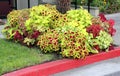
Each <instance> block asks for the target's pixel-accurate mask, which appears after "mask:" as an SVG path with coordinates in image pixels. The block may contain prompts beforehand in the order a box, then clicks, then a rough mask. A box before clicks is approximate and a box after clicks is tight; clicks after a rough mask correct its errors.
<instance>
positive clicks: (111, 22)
mask: <svg viewBox="0 0 120 76" xmlns="http://www.w3.org/2000/svg"><path fill="white" fill-rule="evenodd" d="M107 22H108V23H109V25H110V27H113V26H114V24H115V21H114V20H113V19H110V20H107Z"/></svg>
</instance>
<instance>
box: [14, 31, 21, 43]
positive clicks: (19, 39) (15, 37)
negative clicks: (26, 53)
mask: <svg viewBox="0 0 120 76" xmlns="http://www.w3.org/2000/svg"><path fill="white" fill-rule="evenodd" d="M14 40H18V41H22V40H23V36H22V35H21V34H20V33H19V31H16V32H15V35H14Z"/></svg>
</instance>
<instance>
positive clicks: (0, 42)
mask: <svg viewBox="0 0 120 76" xmlns="http://www.w3.org/2000/svg"><path fill="white" fill-rule="evenodd" d="M59 58H60V57H57V55H55V54H44V53H42V52H41V51H40V50H39V49H37V48H28V47H25V46H22V45H20V44H18V43H13V42H11V41H8V40H5V39H0V75H2V74H4V73H7V72H11V71H13V70H16V69H20V68H24V67H27V66H30V65H35V64H39V63H43V62H46V61H51V60H55V59H59Z"/></svg>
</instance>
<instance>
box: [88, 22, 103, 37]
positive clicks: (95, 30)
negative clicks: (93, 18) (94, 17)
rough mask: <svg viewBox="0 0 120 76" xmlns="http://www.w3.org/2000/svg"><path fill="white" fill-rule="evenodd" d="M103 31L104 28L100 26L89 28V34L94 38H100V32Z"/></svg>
mask: <svg viewBox="0 0 120 76" xmlns="http://www.w3.org/2000/svg"><path fill="white" fill-rule="evenodd" d="M101 30H103V28H102V27H101V26H100V25H95V24H93V25H91V26H89V27H87V32H88V33H92V34H93V37H94V38H95V37H96V36H99V32H100V31H101Z"/></svg>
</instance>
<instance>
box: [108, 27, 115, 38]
mask: <svg viewBox="0 0 120 76" xmlns="http://www.w3.org/2000/svg"><path fill="white" fill-rule="evenodd" d="M108 32H109V34H110V35H111V36H113V35H115V33H116V29H114V28H113V27H109V28H108Z"/></svg>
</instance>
